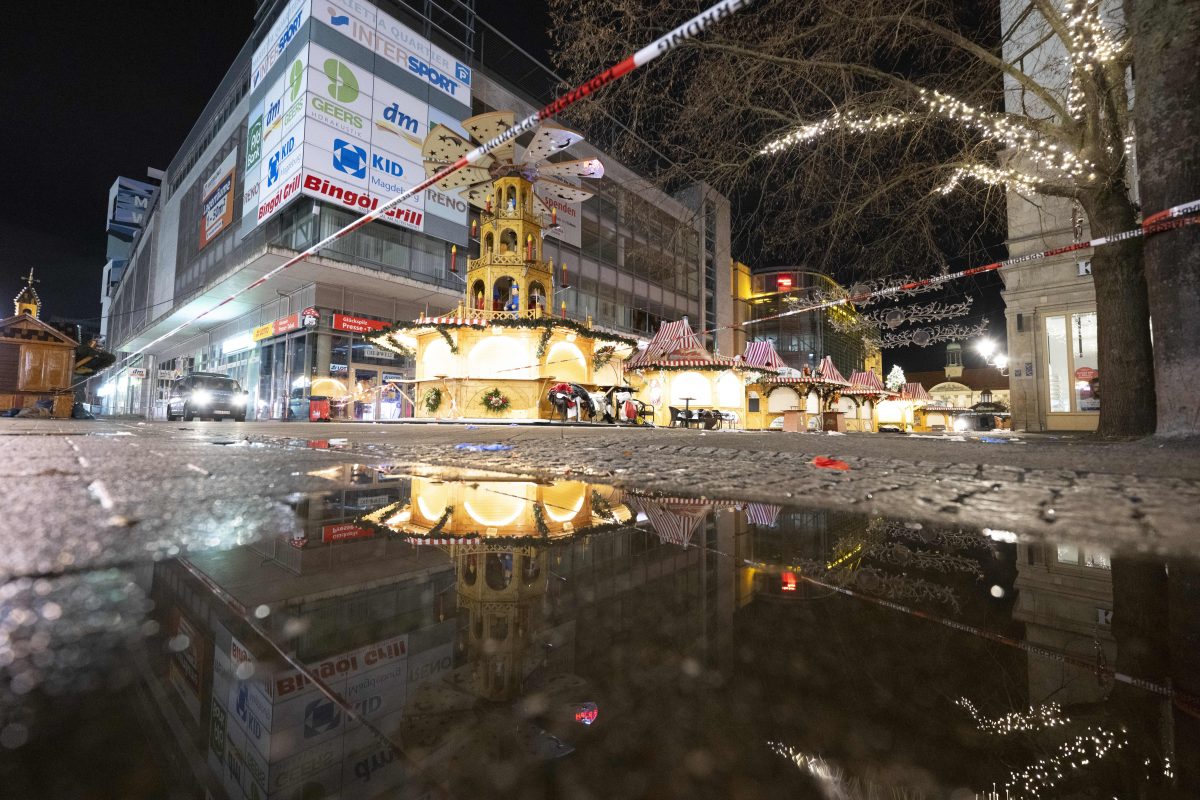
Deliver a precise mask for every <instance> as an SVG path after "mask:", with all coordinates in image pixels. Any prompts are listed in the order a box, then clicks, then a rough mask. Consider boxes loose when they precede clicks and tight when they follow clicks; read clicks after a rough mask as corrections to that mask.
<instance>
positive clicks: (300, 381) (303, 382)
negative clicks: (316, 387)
mask: <svg viewBox="0 0 1200 800" xmlns="http://www.w3.org/2000/svg"><path fill="white" fill-rule="evenodd" d="M305 386H308V378H306V377H305V376H303V375H301V376H300V377H299V378H296V380H294V381H292V388H293V389H303V388H304V387H305Z"/></svg>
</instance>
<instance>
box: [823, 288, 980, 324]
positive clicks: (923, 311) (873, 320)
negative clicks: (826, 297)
mask: <svg viewBox="0 0 1200 800" xmlns="http://www.w3.org/2000/svg"><path fill="white" fill-rule="evenodd" d="M973 302H974V299H973V298H970V297H968V298H967V299H965V300H963V301H962V302H959V303H939V302H937V301H934V302H932V303H916V304H914V305H909V306H896V307H895V308H889V309H886V310H884V309H880V310H879V311H872V312H869V313H866V314H859V315H858V317H857V319H855V318H852V317H851V318H842V317H838V318H837V319H833V320H832V323H833V327H835V328H837V329H838V330H840V331H842V332H844V333H852V332H855V331H858V330H862V329H863V328H867V327H871V328H879V329H882V328H888V329H895V328H898V327H900V326H901V325H910V324H914V323H917V322H937V321H940V320H945V319H954V318H955V317H962V316H966V315H967V314H968V313H969V312H970V310H971V304H972V303H973Z"/></svg>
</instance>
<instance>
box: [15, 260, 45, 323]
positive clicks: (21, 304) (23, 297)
mask: <svg viewBox="0 0 1200 800" xmlns="http://www.w3.org/2000/svg"><path fill="white" fill-rule="evenodd" d="M35 283H40V281H38V280H37V279H36V278H34V277H33V267H30V268H29V277H27V278H26V279H25V286H24V287H23V288H22V289H21V291H19V292H17V296H16V298H14V299H13V305H14V306H16V309H17V310H16V316H18V317H19V316H21V315H22V314H28V315H29V316H31V317H33V318H34V319H37V316H38V313H39V312H40V311H41V310H42V300H41V298H40V297H38V293H37V290H36V289H34V288H33V285H34V284H35Z"/></svg>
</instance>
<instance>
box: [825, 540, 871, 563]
mask: <svg viewBox="0 0 1200 800" xmlns="http://www.w3.org/2000/svg"><path fill="white" fill-rule="evenodd" d="M862 549H863V546H862V545H861V544H857V545H855V546H854V549H853V550H851V551H850V552H848V553H844V554H843V555H842V557H841V558H839V559H837V560H836V561H830V562H829V563H828V564H826V565H825V569H833V568H834V567H839V566H841V565H842V564H845V563H846V562H847V561H849V560H850V559H852V558H854V557H855V556H856V555H858V554H859V553H861V552H862Z"/></svg>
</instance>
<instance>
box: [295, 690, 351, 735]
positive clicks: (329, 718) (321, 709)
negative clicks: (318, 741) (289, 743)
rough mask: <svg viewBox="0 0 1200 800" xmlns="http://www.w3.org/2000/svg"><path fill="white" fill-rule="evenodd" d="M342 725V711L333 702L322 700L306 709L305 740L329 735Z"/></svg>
mask: <svg viewBox="0 0 1200 800" xmlns="http://www.w3.org/2000/svg"><path fill="white" fill-rule="evenodd" d="M340 724H342V711H341V709H339V708H338V707H337V706H336V705H335V704H334V702H333V701H332V700H329V699H327V698H324V697H322V698H320V699H318V700H314V701H312V702H311V703H309V704H308V705H307V706H305V707H304V738H305V739H311V738H312V737H314V736H320V735H321V734H322V733H328V732H329V731H332V730H334V729H336V728H337V726H338V725H340Z"/></svg>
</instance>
